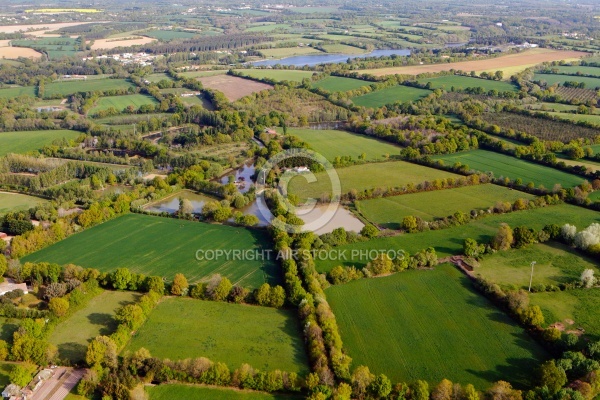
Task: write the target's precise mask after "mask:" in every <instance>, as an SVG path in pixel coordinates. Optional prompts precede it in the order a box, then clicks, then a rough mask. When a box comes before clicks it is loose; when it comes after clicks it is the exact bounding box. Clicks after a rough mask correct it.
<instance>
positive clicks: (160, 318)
mask: <svg viewBox="0 0 600 400" xmlns="http://www.w3.org/2000/svg"><path fill="white" fill-rule="evenodd" d="M182 332H188V333H189V334H187V335H186V334H182ZM300 332H301V328H300V325H299V324H298V320H297V319H296V316H295V314H294V312H293V311H288V310H277V309H274V308H269V307H256V306H248V305H244V304H230V303H220V302H214V301H202V300H194V299H190V298H169V299H166V300H164V301H162V302H161V303H160V304H159V305H158V306H157V307H156V309H155V310H154V311H153V312H152V314H151V315H150V317H149V318H148V320H147V321H146V323H145V324H144V326H142V327H141V328H140V329H139V330H138V331H137V333H136V334H135V335H134V336H133V338H132V339H131V341H130V342H129V344H128V345H127V347H126V350H130V351H136V350H137V349H139V348H141V347H144V348H146V349H148V350H149V351H150V353H151V354H152V355H153V356H154V357H158V358H169V359H171V360H183V359H186V358H197V357H206V358H209V359H211V360H212V361H215V362H216V361H220V362H224V363H226V364H227V365H228V366H229V368H230V369H232V370H233V369H235V368H238V367H239V366H240V365H242V364H244V363H248V364H250V365H252V366H253V367H254V368H258V369H260V370H261V371H272V370H276V369H279V370H282V371H289V372H297V373H301V374H304V373H306V372H307V371H308V365H307V357H306V353H305V350H304V343H303V341H302V338H301V334H300Z"/></svg>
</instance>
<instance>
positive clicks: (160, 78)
mask: <svg viewBox="0 0 600 400" xmlns="http://www.w3.org/2000/svg"><path fill="white" fill-rule="evenodd" d="M144 79H146V80H148V81H150V82H152V83H156V82H160V81H163V80H164V81H172V80H173V78H171V77H170V76H169V75H168V74H166V73H162V72H161V73H156V74H150V75H148V76H145V77H144Z"/></svg>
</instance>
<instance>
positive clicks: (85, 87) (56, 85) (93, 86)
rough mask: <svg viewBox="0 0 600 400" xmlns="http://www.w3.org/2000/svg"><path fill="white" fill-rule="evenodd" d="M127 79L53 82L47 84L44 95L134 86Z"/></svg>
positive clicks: (54, 95)
mask: <svg viewBox="0 0 600 400" xmlns="http://www.w3.org/2000/svg"><path fill="white" fill-rule="evenodd" d="M134 87H135V85H134V84H133V83H132V82H130V81H129V80H127V79H89V80H85V81H83V80H72V81H60V82H52V83H49V84H47V85H46V91H45V92H44V97H46V98H49V97H56V96H65V97H66V96H68V95H70V94H73V93H81V92H96V91H102V92H104V91H108V90H121V89H129V88H134Z"/></svg>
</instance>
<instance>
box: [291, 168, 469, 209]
mask: <svg viewBox="0 0 600 400" xmlns="http://www.w3.org/2000/svg"><path fill="white" fill-rule="evenodd" d="M336 172H337V175H338V176H339V179H340V184H341V190H342V193H348V192H349V191H350V190H351V189H356V190H365V189H373V188H378V187H388V186H403V185H406V184H409V183H415V184H416V183H421V182H423V181H431V180H435V179H438V178H447V177H450V176H454V177H458V175H456V174H453V173H451V172H446V171H441V170H437V169H434V168H428V167H424V166H421V165H416V164H410V163H407V162H405V161H392V162H381V163H375V164H363V165H354V166H351V167H346V168H339V169H337V170H336ZM314 175H315V178H316V181H315V182H312V183H308V182H307V181H306V179H305V178H304V177H302V176H297V177H294V178H292V179H291V181H290V183H289V187H288V190H289V192H290V193H293V194H296V195H298V196H299V197H300V198H301V199H303V200H304V199H307V198H320V197H321V195H322V194H329V193H331V182H330V180H329V175H328V174H327V172H319V173H316V174H314Z"/></svg>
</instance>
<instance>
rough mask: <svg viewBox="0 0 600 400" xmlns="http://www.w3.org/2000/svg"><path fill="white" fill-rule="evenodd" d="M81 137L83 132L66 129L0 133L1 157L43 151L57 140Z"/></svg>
mask: <svg viewBox="0 0 600 400" xmlns="http://www.w3.org/2000/svg"><path fill="white" fill-rule="evenodd" d="M79 135H81V132H77V131H70V130H66V129H57V130H46V131H17V132H0V157H2V156H5V155H7V154H9V153H28V152H30V151H36V150H41V149H42V148H43V147H44V146H47V145H49V144H52V142H54V141H55V140H61V139H68V140H71V139H75V138H77V137H78V136H79Z"/></svg>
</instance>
